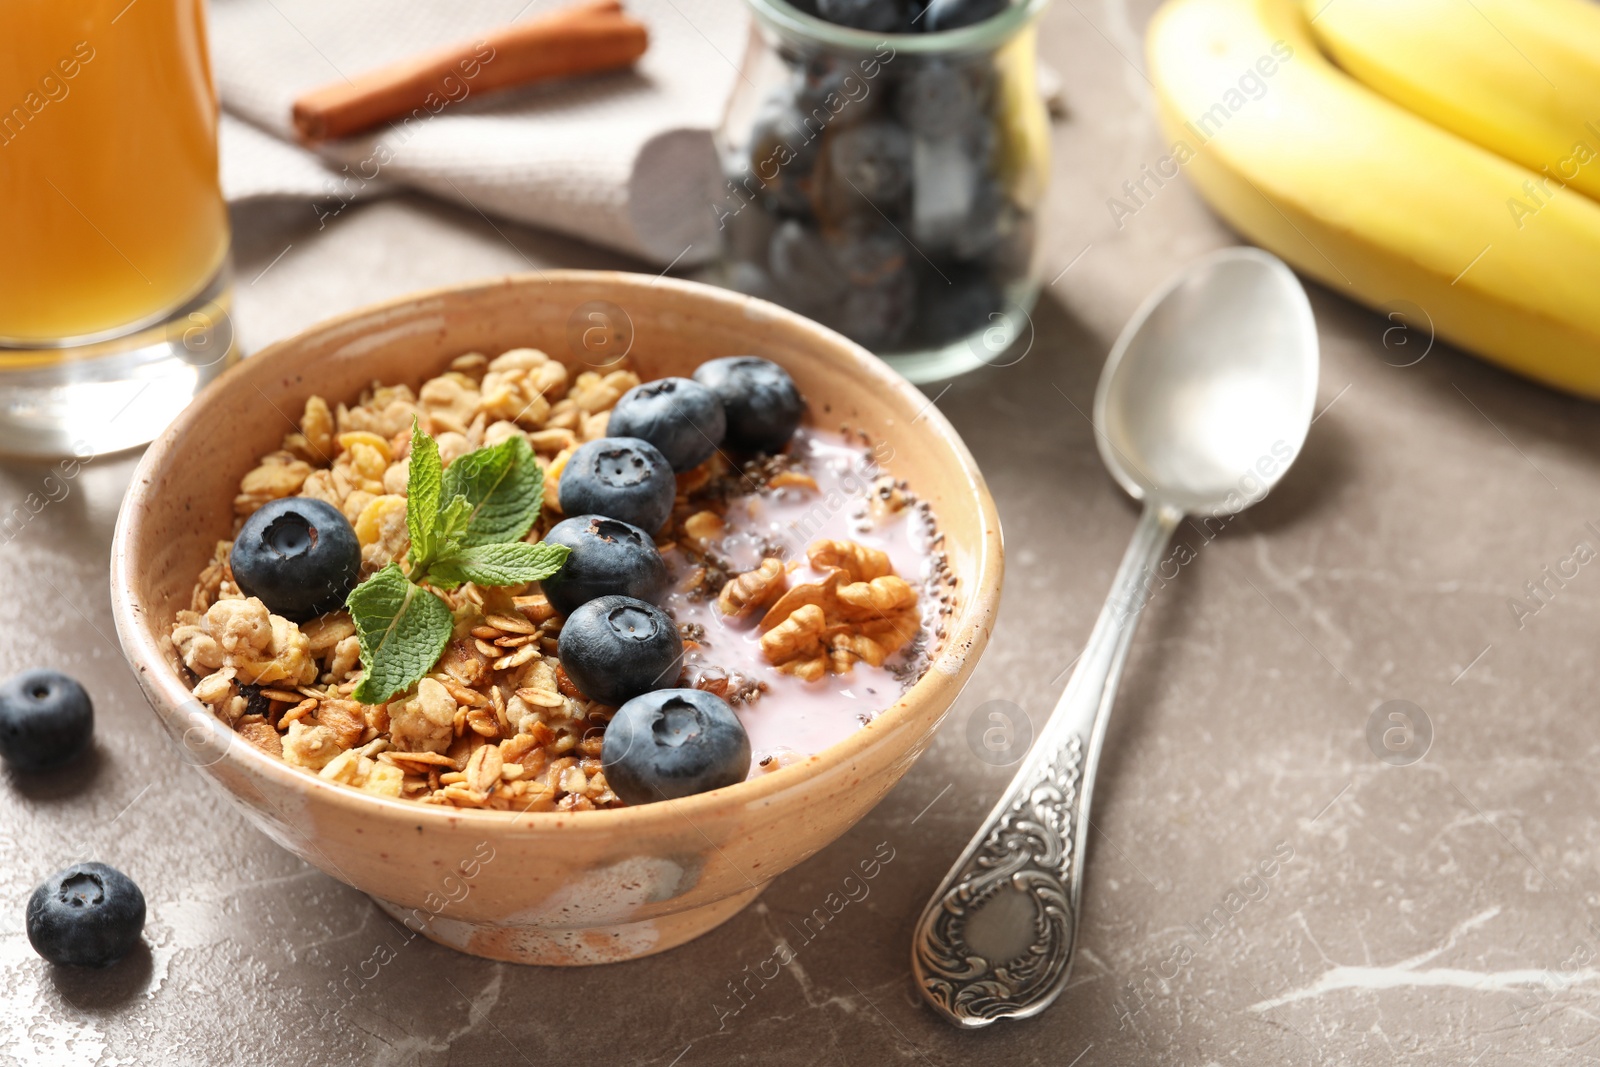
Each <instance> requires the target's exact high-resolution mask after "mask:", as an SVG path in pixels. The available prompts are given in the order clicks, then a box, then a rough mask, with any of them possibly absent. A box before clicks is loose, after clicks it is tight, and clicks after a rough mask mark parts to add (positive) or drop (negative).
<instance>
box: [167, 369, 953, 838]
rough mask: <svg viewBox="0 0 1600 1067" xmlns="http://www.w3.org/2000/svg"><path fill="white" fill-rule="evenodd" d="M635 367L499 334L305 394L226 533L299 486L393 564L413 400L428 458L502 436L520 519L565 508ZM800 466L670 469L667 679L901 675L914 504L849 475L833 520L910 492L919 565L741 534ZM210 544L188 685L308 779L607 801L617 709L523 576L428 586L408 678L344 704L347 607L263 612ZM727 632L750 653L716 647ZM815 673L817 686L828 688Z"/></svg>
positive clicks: (766, 697)
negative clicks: (480, 348)
mask: <svg viewBox="0 0 1600 1067" xmlns="http://www.w3.org/2000/svg"><path fill="white" fill-rule="evenodd" d="M639 381H640V379H639V378H638V376H637V375H636V374H635V373H634V372H633V371H631V370H629V369H627V368H625V367H622V368H614V369H611V370H610V371H608V372H607V373H604V374H602V373H598V372H594V371H585V372H582V373H577V374H572V373H571V372H570V371H569V370H568V368H567V367H566V366H565V365H563V364H562V363H560V362H559V361H557V360H554V359H551V358H550V357H548V356H547V355H545V354H544V353H542V352H539V351H537V350H535V349H531V348H520V349H513V350H511V351H508V352H505V353H502V354H500V355H498V356H495V357H493V358H491V357H489V356H487V355H485V354H482V353H468V354H466V355H463V356H461V357H459V358H457V359H455V360H454V361H452V362H451V364H450V366H449V369H448V370H446V371H445V372H444V373H442V374H440V375H438V376H436V377H434V378H431V379H429V380H428V381H426V382H424V383H423V384H422V385H421V387H420V388H418V389H416V390H413V389H411V388H410V387H408V386H407V385H404V384H381V383H373V385H372V386H371V387H369V388H368V389H367V390H366V391H365V392H363V393H362V395H361V396H360V397H359V399H358V400H356V401H355V402H354V403H338V402H334V401H330V399H328V398H323V397H317V396H313V397H311V398H310V399H308V400H307V401H306V403H305V406H304V409H303V411H302V413H301V415H300V419H299V421H298V423H297V424H296V425H294V426H293V427H292V428H291V431H290V432H289V433H287V434H286V435H285V436H284V438H283V441H282V447H281V448H280V449H279V450H277V451H274V452H272V453H269V454H268V455H265V456H263V457H261V459H260V461H259V463H258V464H257V465H256V466H255V467H254V468H253V469H251V470H249V471H247V472H245V474H244V475H243V477H242V478H241V479H240V483H239V491H238V493H237V494H236V496H235V498H234V513H235V523H234V530H233V535H234V536H237V534H238V531H239V528H240V526H241V524H243V522H244V521H245V520H246V519H247V518H248V517H249V516H250V515H252V514H254V513H255V512H256V511H257V510H258V509H260V508H262V507H264V506H266V505H268V504H269V503H271V502H272V501H276V500H282V499H284V498H287V497H296V496H298V497H306V498H311V499H315V500H319V501H322V502H323V503H325V504H328V505H331V506H332V507H333V508H336V509H338V511H339V512H340V513H341V514H343V515H344V516H345V518H346V519H347V520H348V521H349V522H350V524H351V526H352V528H353V529H354V532H355V535H356V539H357V541H358V542H359V545H360V568H361V576H362V577H363V578H365V577H369V576H371V575H373V574H375V573H377V572H378V571H380V570H382V569H383V568H385V567H387V566H388V565H390V564H393V563H401V564H404V563H405V562H406V560H407V558H408V552H409V550H410V535H409V532H408V527H407V495H406V494H407V486H408V476H409V464H410V460H411V455H410V453H411V448H412V436H411V434H412V427H413V422H414V421H415V423H416V425H417V426H418V427H419V428H420V429H421V430H422V431H423V432H425V433H427V434H430V435H432V437H433V438H434V440H435V442H436V443H437V445H438V449H439V453H440V459H441V460H442V462H443V463H444V464H445V465H446V466H448V464H450V463H451V462H453V461H454V460H456V459H459V458H460V457H461V456H464V455H466V454H468V453H470V452H472V451H474V450H476V449H480V448H483V447H485V446H491V445H495V444H498V443H500V442H503V441H506V440H508V439H509V438H511V437H513V436H521V437H522V438H524V439H525V440H526V441H527V442H528V445H529V446H530V448H531V450H532V452H533V454H534V455H535V456H536V457H537V460H538V462H539V464H540V466H541V467H542V469H543V472H544V479H545V488H546V492H545V495H544V505H543V511H542V513H541V514H540V515H539V517H538V519H537V520H536V521H535V524H534V529H533V530H532V531H530V533H529V535H528V537H527V540H529V541H536V540H538V539H539V538H540V537H542V536H543V534H544V533H545V532H547V531H548V530H549V529H550V527H551V526H553V525H554V524H555V523H557V522H559V521H560V520H561V519H562V518H563V515H562V513H561V508H560V503H559V493H558V488H559V483H560V479H561V476H562V471H563V469H564V467H565V465H566V463H567V461H568V459H569V458H570V457H571V456H572V455H573V454H574V452H575V451H576V450H577V449H578V447H579V446H580V445H582V444H583V443H584V442H586V441H591V440H596V439H598V438H600V437H603V436H605V433H606V424H607V421H608V418H609V413H610V411H611V408H612V407H613V405H615V404H616V403H617V401H618V399H619V398H620V397H621V396H622V395H623V394H624V393H626V392H627V391H628V390H629V389H631V388H633V387H634V386H636V385H638V384H639ZM519 447H520V446H519ZM851 447H852V448H854V449H855V451H856V452H860V453H863V454H865V453H864V450H863V449H861V448H859V447H858V446H854V445H852V446H851ZM798 451H800V450H798V449H796V450H791V452H798ZM821 476H822V473H821V472H819V471H818V470H813V469H810V468H809V467H808V466H807V463H806V461H805V460H804V458H803V457H801V456H799V455H796V454H788V455H759V456H757V457H755V458H754V459H751V460H749V461H747V462H744V463H739V464H736V463H735V462H734V461H733V460H732V459H730V458H729V457H728V456H727V455H726V454H725V453H724V452H722V451H718V452H717V453H716V454H714V455H713V456H712V457H711V458H710V459H709V460H707V461H706V462H705V463H703V464H701V465H700V466H698V467H695V468H693V469H691V470H687V471H684V472H682V473H680V474H678V475H677V495H676V499H675V500H674V504H673V509H672V516H671V518H670V519H669V520H668V522H667V524H666V525H665V527H664V528H663V529H662V530H661V531H659V532H658V533H657V534H656V541H657V546H658V548H659V550H660V551H661V554H662V556H663V558H664V559H665V560H667V561H668V564H669V567H670V569H671V574H672V579H673V592H672V597H671V601H670V603H669V604H668V605H667V607H668V610H669V612H670V613H672V614H673V615H674V616H675V618H676V621H677V624H678V627H679V630H680V633H681V634H682V636H683V638H684V640H685V644H686V646H687V647H688V648H689V649H690V650H691V655H690V656H689V658H688V661H687V662H686V666H685V669H684V678H683V681H682V682H681V683H680V684H684V685H692V686H694V687H696V688H700V689H704V690H707V691H709V692H712V693H714V694H716V695H717V696H720V697H722V698H723V699H724V700H726V701H728V702H729V703H730V704H733V705H735V706H751V705H754V706H758V707H763V708H766V707H772V708H773V709H774V710H779V711H781V710H782V708H781V706H780V705H783V701H784V700H785V699H787V697H783V698H782V699H780V697H779V695H777V689H778V688H779V687H781V686H783V685H787V684H789V680H790V679H800V680H804V681H810V682H820V681H822V680H823V679H824V678H825V677H828V676H833V677H837V676H844V675H849V674H850V673H851V672H852V671H853V670H855V669H857V668H858V666H859V665H862V664H865V665H866V666H867V667H869V668H874V669H877V668H883V667H885V666H886V665H889V666H893V667H894V668H895V670H896V676H897V678H898V679H899V682H900V683H903V684H908V683H909V681H912V680H914V679H915V677H916V676H917V675H918V674H920V672H921V670H922V669H923V668H924V667H925V665H926V661H927V654H928V652H929V647H928V645H929V642H930V641H936V640H937V636H941V635H942V626H943V623H942V619H943V616H944V615H945V614H947V613H948V611H949V610H950V595H949V589H948V586H949V585H950V584H953V578H950V576H949V571H948V565H947V563H946V561H945V560H944V558H943V556H942V555H941V554H940V553H939V552H938V551H937V538H936V536H935V535H934V534H933V532H932V526H931V517H929V516H928V515H927V513H926V509H925V507H924V506H922V505H920V504H919V503H918V502H917V501H916V499H915V498H914V497H913V496H912V495H911V494H910V493H909V491H908V490H907V489H906V487H905V486H904V485H903V484H902V483H897V482H895V481H893V480H892V479H890V478H888V477H887V476H881V477H877V478H875V479H872V480H869V481H867V482H864V483H863V484H862V485H861V487H860V491H859V492H858V493H856V494H855V495H854V497H852V498H851V499H850V500H849V501H847V503H848V505H849V508H847V509H845V514H844V517H843V518H842V519H841V520H840V521H844V522H848V523H849V524H850V527H849V529H850V531H854V532H856V533H857V534H858V535H860V536H865V535H866V534H867V533H868V532H870V530H871V529H873V528H874V526H876V525H878V524H883V523H889V522H893V521H896V520H898V519H901V518H903V517H904V515H905V514H908V513H913V512H917V513H918V514H919V515H920V516H921V518H922V519H923V520H924V521H925V525H926V526H927V532H928V536H929V538H930V545H931V546H932V547H931V548H930V551H929V552H928V553H927V555H926V557H925V558H926V560H927V566H926V567H925V568H924V572H923V573H920V574H916V573H897V571H896V567H895V566H894V564H893V562H892V561H891V559H890V557H889V554H888V553H886V552H885V551H883V550H882V549H880V548H875V547H872V546H871V545H869V544H866V543H863V542H861V541H857V540H853V539H851V538H850V537H848V536H845V537H819V538H816V539H815V540H813V541H811V542H810V543H809V544H804V543H802V544H783V543H778V542H777V541H775V540H774V539H772V538H771V537H769V536H765V535H763V537H764V538H765V539H762V538H757V543H756V544H754V545H753V546H752V545H751V544H749V543H747V542H749V541H750V539H751V538H752V537H753V536H755V534H753V533H752V530H753V529H754V528H755V527H753V526H752V522H751V517H752V516H755V515H758V514H760V513H761V508H762V507H769V508H770V509H771V510H772V511H775V512H778V511H782V509H783V507H784V506H790V505H794V506H798V505H797V504H796V502H799V503H801V504H807V505H810V506H815V502H816V501H818V500H820V499H821V498H822V497H824V495H825V489H826V488H827V485H831V484H832V483H831V482H827V479H826V478H824V482H827V485H819V477H821ZM919 507H920V508H922V510H921V511H920V512H918V509H919ZM851 509H853V510H851ZM835 510H840V509H839V508H835ZM757 525H759V524H757ZM847 532H848V531H847ZM230 549H231V540H224V541H219V542H218V543H217V547H216V551H215V553H214V555H213V557H212V559H211V560H210V561H209V563H208V564H207V565H206V567H205V568H204V569H203V570H202V571H201V573H200V574H199V575H198V577H197V579H196V583H195V587H194V590H193V593H192V595H191V598H190V603H189V606H188V607H187V608H185V609H184V610H182V611H179V612H178V613H177V617H176V619H175V621H174V623H173V626H172V629H171V634H170V637H171V649H172V655H173V657H174V659H175V660H176V661H177V662H179V663H181V665H182V667H183V668H184V669H186V670H187V671H188V672H189V674H190V676H191V679H192V692H193V694H194V696H195V698H196V699H198V700H199V701H201V702H202V703H204V704H205V705H207V706H208V707H209V708H210V709H211V711H212V712H213V713H214V714H215V715H216V716H217V717H218V718H219V719H221V720H222V721H223V722H225V723H227V724H229V725H230V726H231V727H232V728H233V730H234V731H235V732H236V733H237V734H238V736H239V737H240V738H241V739H242V740H243V741H244V742H245V743H246V744H249V745H252V746H253V747H255V748H257V749H258V750H260V751H262V752H264V753H266V754H268V755H270V756H272V757H274V758H278V759H281V760H283V761H284V762H285V763H286V764H288V765H290V766H293V767H296V768H298V769H300V770H302V771H304V772H305V773H308V774H315V775H317V776H318V777H320V778H322V779H324V780H327V781H329V782H334V783H338V784H340V785H343V786H346V787H349V788H353V789H358V790H361V791H363V792H367V793H371V794H374V795H378V796H385V797H396V798H402V799H409V800H414V801H417V802H420V803H426V804H438V805H446V806H450V807H454V808H468V807H470V808H484V809H491V810H501V811H527V810H535V811H549V810H561V811H582V810H591V809H596V808H608V807H615V806H619V805H620V804H621V803H622V802H621V801H620V800H619V799H618V797H617V796H616V794H615V793H614V792H613V791H612V790H611V789H610V787H609V786H608V785H607V783H606V778H605V772H604V770H603V769H602V766H601V752H602V740H603V736H604V732H605V728H606V724H607V723H608V722H609V721H610V719H611V717H612V716H613V715H614V714H615V712H616V708H614V707H608V706H606V705H603V704H600V703H598V702H596V701H593V700H590V699H588V698H587V697H586V696H585V695H584V694H583V693H582V692H580V691H579V690H578V689H577V688H576V686H574V685H573V683H572V681H571V679H570V678H568V677H567V676H566V673H565V671H564V670H563V669H562V666H561V663H560V661H559V658H558V656H557V647H558V639H559V636H560V633H561V629H562V625H563V621H564V619H563V616H562V615H561V614H560V613H558V612H557V611H556V610H555V609H554V608H553V607H552V606H551V604H550V602H549V601H548V600H547V599H546V598H545V596H544V595H543V594H542V593H541V592H540V590H539V588H538V585H537V583H528V584H527V585H525V586H504V587H480V586H478V585H476V584H473V583H472V582H467V583H465V584H462V585H461V586H460V587H459V588H457V589H454V590H450V591H440V592H439V596H440V597H441V599H442V600H443V601H444V603H445V605H446V606H447V607H448V609H449V612H450V616H451V634H450V637H449V641H448V643H447V644H446V646H445V649H444V652H443V654H442V655H441V656H440V657H439V659H438V661H437V662H436V663H435V664H434V666H433V668H432V669H431V670H429V671H428V672H427V673H426V674H425V675H424V676H423V677H422V678H421V680H420V681H418V682H417V683H416V684H415V685H414V686H412V687H411V688H410V689H408V690H406V691H403V692H400V693H397V694H396V695H395V696H393V697H392V698H390V699H388V700H385V701H383V702H381V703H376V704H364V703H361V702H360V701H358V700H356V699H354V698H353V696H352V694H353V692H354V691H355V690H356V688H357V686H358V684H359V682H360V680H361V677H362V664H361V645H360V641H359V640H358V635H357V627H356V625H355V622H354V621H353V620H352V618H351V616H350V614H349V613H348V612H347V611H343V610H337V611H332V612H328V613H326V614H323V615H320V616H317V617H315V618H312V619H309V620H307V621H303V622H298V623H297V622H292V621H290V620H289V619H287V618H284V617H282V616H280V615H276V614H273V613H272V612H271V611H269V610H268V608H267V606H266V605H265V604H264V603H263V602H262V601H261V600H260V599H257V598H255V597H250V596H246V595H245V594H244V593H243V592H242V591H241V589H240V588H239V586H238V584H237V583H236V582H235V581H234V576H233V572H232V570H231V566H230ZM352 551H353V550H352ZM908 579H909V580H908ZM914 583H915V584H914ZM740 628H743V629H740ZM745 631H748V639H749V643H750V647H751V648H757V647H758V648H759V655H760V660H759V661H757V660H752V659H750V658H748V657H746V658H740V655H738V654H736V653H737V652H738V648H737V647H736V646H737V642H736V641H735V640H734V639H735V638H736V637H738V636H739V635H740V634H742V633H744V632H745ZM891 660H895V661H896V663H895V664H891V662H890V661H891ZM813 688H815V689H816V691H817V694H818V696H817V699H819V700H828V699H831V698H832V697H833V696H834V695H836V692H837V691H836V690H829V689H825V688H823V687H820V686H819V687H813ZM866 692H867V693H870V694H873V696H872V697H871V699H874V700H878V701H879V704H878V706H879V707H881V706H884V705H886V704H887V703H888V702H889V696H888V695H887V693H888V691H887V690H886V691H885V693H884V694H878V693H877V691H876V690H873V689H871V688H868V689H867V690H866ZM866 714H867V712H861V713H860V717H865V716H866ZM806 747H807V746H806V745H805V744H803V743H793V742H791V743H784V744H765V745H760V746H758V751H759V752H760V753H761V759H760V761H759V768H760V769H759V770H758V771H757V772H756V773H763V772H764V771H767V770H771V769H773V768H775V767H777V766H786V765H789V764H791V763H794V762H796V761H798V760H800V759H803V758H804V757H803V755H802V754H801V753H802V752H803V751H804V750H805V748H806ZM812 750H813V751H814V750H815V747H813V748H812Z"/></svg>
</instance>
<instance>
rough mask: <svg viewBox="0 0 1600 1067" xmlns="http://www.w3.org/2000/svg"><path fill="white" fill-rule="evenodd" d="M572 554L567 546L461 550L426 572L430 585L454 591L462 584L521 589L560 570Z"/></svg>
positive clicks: (521, 543) (497, 546)
mask: <svg viewBox="0 0 1600 1067" xmlns="http://www.w3.org/2000/svg"><path fill="white" fill-rule="evenodd" d="M571 551H572V550H571V549H570V548H568V547H567V546H566V545H549V544H545V543H544V542H540V543H539V544H536V545H530V544H528V543H527V542H526V541H510V542H506V543H503V544H495V545H475V546H473V547H470V548H463V549H462V550H461V551H460V552H458V553H456V554H455V555H453V556H451V557H449V558H447V559H442V560H440V561H438V562H437V563H435V564H434V565H433V568H432V569H431V570H430V571H429V572H428V578H429V580H430V581H432V582H434V583H436V584H438V585H441V586H444V587H445V588H449V589H454V588H455V587H456V586H458V585H460V584H461V583H462V582H476V583H478V584H479V585H522V584H524V583H527V582H538V581H543V580H544V579H546V578H548V577H550V576H551V575H552V574H554V573H555V572H556V571H558V570H560V569H561V565H562V564H564V563H565V562H566V561H567V554H568V553H570V552H571Z"/></svg>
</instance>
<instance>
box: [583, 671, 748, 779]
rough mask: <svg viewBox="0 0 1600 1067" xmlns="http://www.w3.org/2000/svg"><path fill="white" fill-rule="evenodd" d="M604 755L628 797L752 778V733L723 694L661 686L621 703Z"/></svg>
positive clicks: (608, 775) (611, 774)
mask: <svg viewBox="0 0 1600 1067" xmlns="http://www.w3.org/2000/svg"><path fill="white" fill-rule="evenodd" d="M601 761H602V764H603V766H604V767H605V772H606V781H608V782H609V783H611V788H612V790H613V791H615V792H616V794H617V796H619V797H621V798H622V800H623V801H624V802H626V803H628V804H648V803H650V802H651V801H655V800H674V799H676V798H678V797H686V796H692V795H693V794H695V793H704V792H706V791H708V790H711V789H720V788H722V787H723V786H727V785H734V784H736V783H738V782H742V781H744V780H745V777H746V776H747V775H749V773H750V737H749V735H748V734H746V733H745V729H744V725H743V724H742V723H740V722H739V717H738V716H737V715H735V714H734V713H733V709H732V708H731V707H729V706H728V702H727V701H725V700H723V699H722V698H721V697H719V696H715V695H713V694H711V693H708V692H706V691H705V690H703V689H660V690H657V691H655V692H653V693H645V694H644V695H643V696H638V697H634V698H633V699H632V700H630V701H628V702H627V703H626V704H624V705H622V707H620V708H618V709H617V714H616V716H615V717H614V718H612V720H611V722H610V724H609V725H608V726H607V727H606V735H605V749H604V754H603V755H602V756H601Z"/></svg>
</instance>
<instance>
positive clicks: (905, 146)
mask: <svg viewBox="0 0 1600 1067" xmlns="http://www.w3.org/2000/svg"><path fill="white" fill-rule="evenodd" d="M827 146H828V173H829V176H830V177H831V178H832V179H833V180H834V182H835V183H837V184H836V185H835V187H834V188H833V189H832V190H830V196H831V197H837V198H840V199H842V200H844V201H846V202H848V201H849V199H850V198H849V196H846V194H847V193H848V194H852V195H854V196H855V197H856V198H857V199H859V198H861V197H865V198H866V199H867V200H869V201H871V202H872V203H873V204H876V205H878V206H880V207H882V206H884V205H888V204H892V203H893V202H894V201H895V200H897V199H899V197H900V196H901V195H902V194H904V193H905V191H906V190H907V189H908V188H910V186H911V135H910V134H909V133H907V132H906V129H905V127H904V126H901V125H900V124H899V123H897V122H887V121H884V120H881V119H875V120H873V121H871V122H863V123H862V124H861V125H859V126H852V127H850V128H849V129H847V130H838V131H836V132H835V133H833V134H832V136H831V137H829V139H828V143H827Z"/></svg>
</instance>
